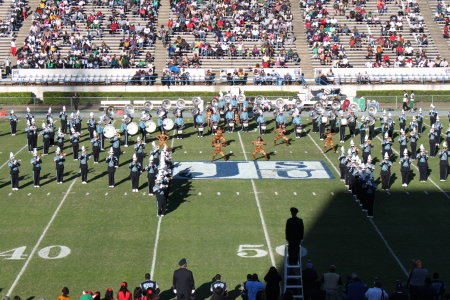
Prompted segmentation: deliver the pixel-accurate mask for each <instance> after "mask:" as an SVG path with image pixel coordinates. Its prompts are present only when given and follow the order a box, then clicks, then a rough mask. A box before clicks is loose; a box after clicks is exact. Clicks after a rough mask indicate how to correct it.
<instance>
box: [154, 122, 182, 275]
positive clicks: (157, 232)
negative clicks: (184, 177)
mask: <svg viewBox="0 0 450 300" xmlns="http://www.w3.org/2000/svg"><path fill="white" fill-rule="evenodd" d="M173 134H174V135H173V136H172V141H171V142H170V149H173V143H174V141H175V138H174V136H175V135H176V131H175V130H174V131H173ZM162 219H163V218H161V217H160V218H158V225H157V226H156V236H155V244H154V245H153V258H152V265H151V267H150V278H153V274H155V266H156V255H157V254H158V243H159V233H160V232H161V222H162Z"/></svg>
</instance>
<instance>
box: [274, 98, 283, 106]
mask: <svg viewBox="0 0 450 300" xmlns="http://www.w3.org/2000/svg"><path fill="white" fill-rule="evenodd" d="M284 105H285V101H284V99H283V98H278V99H277V100H275V106H276V107H278V108H283V107H284Z"/></svg>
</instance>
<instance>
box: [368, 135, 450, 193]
mask: <svg viewBox="0 0 450 300" xmlns="http://www.w3.org/2000/svg"><path fill="white" fill-rule="evenodd" d="M377 138H378V139H379V140H380V141H383V140H382V139H381V138H380V137H379V136H377ZM392 150H394V152H395V153H396V154H397V155H398V156H399V159H400V158H401V157H400V154H399V153H398V151H397V150H395V149H394V148H392ZM411 165H412V166H413V167H414V168H415V169H416V170H417V171H419V168H418V167H417V166H416V165H414V164H411ZM428 181H429V182H431V183H432V184H434V186H435V187H437V189H438V190H439V191H440V192H441V193H442V194H444V196H445V197H447V199H450V196H449V195H448V194H447V193H446V192H445V191H444V190H443V189H442V188H441V187H440V186H439V185H437V184H436V182H434V180H433V179H431V178H430V177H429V176H428Z"/></svg>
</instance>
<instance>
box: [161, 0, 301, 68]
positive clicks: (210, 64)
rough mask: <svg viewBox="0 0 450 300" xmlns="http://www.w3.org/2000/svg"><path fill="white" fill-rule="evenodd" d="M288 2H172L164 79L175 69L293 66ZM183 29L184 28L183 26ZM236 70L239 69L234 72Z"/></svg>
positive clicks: (296, 58) (294, 57)
mask: <svg viewBox="0 0 450 300" xmlns="http://www.w3.org/2000/svg"><path fill="white" fill-rule="evenodd" d="M290 5H291V4H290V2H288V1H266V2H265V3H257V2H251V1H230V2H224V3H221V4H218V3H216V2H213V1H208V2H203V3H202V4H200V6H198V7H197V3H196V2H195V1H187V3H186V5H185V6H183V5H181V3H175V2H173V3H172V13H171V18H170V20H169V28H168V33H169V43H168V45H167V52H168V59H167V63H168V72H166V74H168V73H169V72H170V71H174V68H175V72H176V71H177V69H176V68H177V67H194V68H195V67H197V68H199V67H201V68H203V69H209V70H211V71H212V72H213V73H216V74H217V75H218V74H219V73H220V72H221V71H222V70H224V69H230V68H235V69H236V70H237V71H240V72H249V71H250V70H252V68H255V67H256V68H260V67H276V68H278V67H296V66H298V65H299V62H300V58H299V56H298V53H297V49H296V48H295V44H294V42H295V37H294V34H293V31H292V19H293V17H292V13H291V11H290ZM185 20H188V21H186V24H184V21H185ZM239 69H241V70H239Z"/></svg>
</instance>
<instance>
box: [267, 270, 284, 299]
mask: <svg viewBox="0 0 450 300" xmlns="http://www.w3.org/2000/svg"><path fill="white" fill-rule="evenodd" d="M281 280H283V278H281V275H280V273H278V271H277V268H275V267H273V266H272V267H270V269H269V271H268V272H267V274H266V276H264V281H265V282H266V300H277V299H278V298H279V297H280V282H281Z"/></svg>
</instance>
